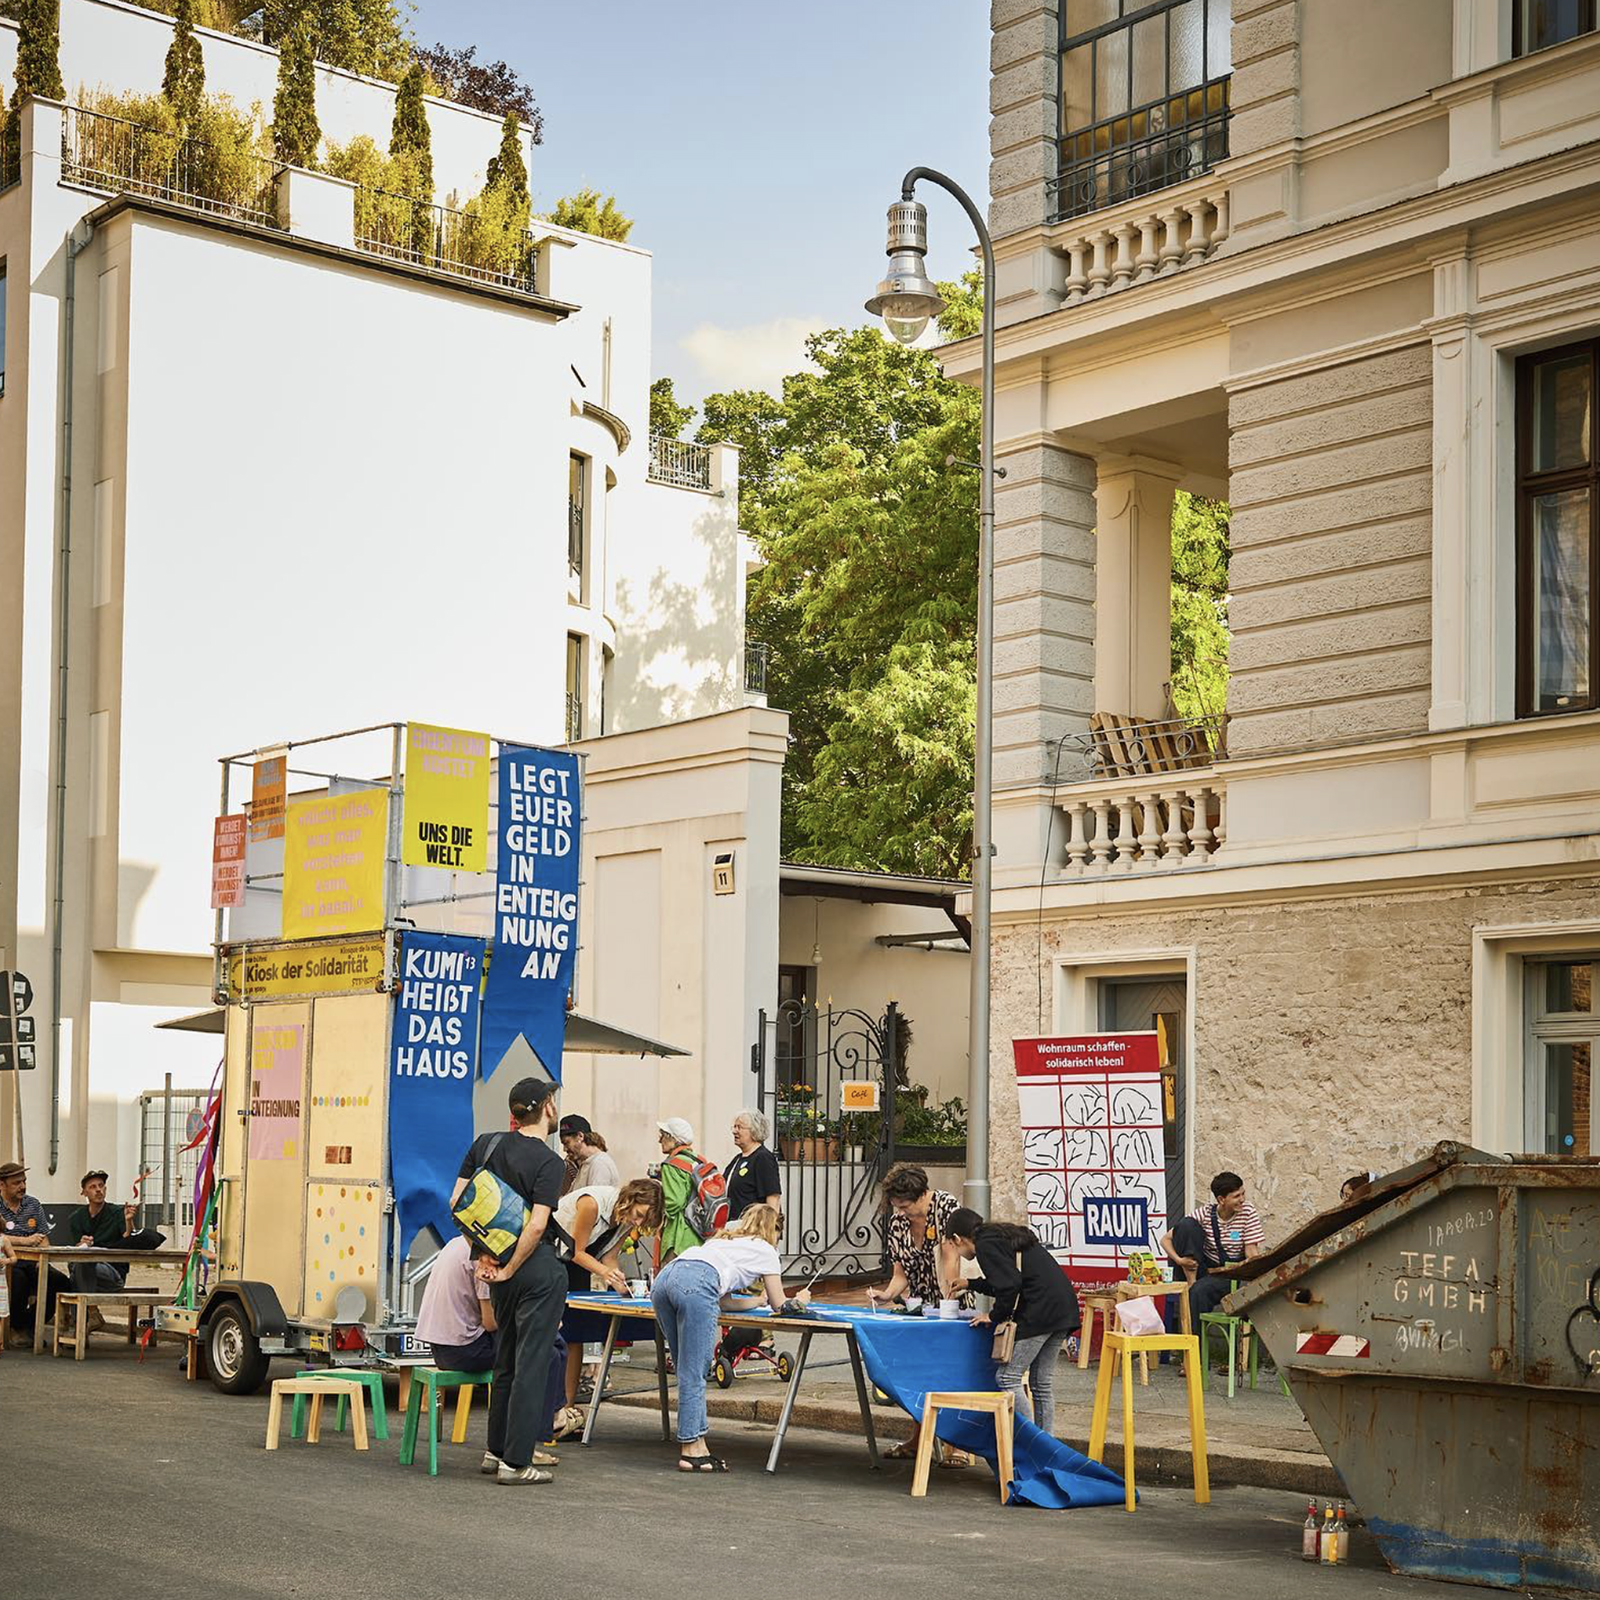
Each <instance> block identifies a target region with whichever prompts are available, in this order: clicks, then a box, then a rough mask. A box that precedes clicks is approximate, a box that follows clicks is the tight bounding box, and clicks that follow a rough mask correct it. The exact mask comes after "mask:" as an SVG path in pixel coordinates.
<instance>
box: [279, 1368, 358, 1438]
mask: <svg viewBox="0 0 1600 1600" xmlns="http://www.w3.org/2000/svg"><path fill="white" fill-rule="evenodd" d="M298 1394H304V1395H309V1396H310V1397H311V1416H310V1418H309V1419H308V1420H307V1422H306V1443H307V1444H316V1443H318V1442H319V1441H320V1440H321V1438H322V1402H323V1401H324V1400H328V1401H335V1400H338V1399H339V1398H340V1397H341V1395H348V1396H349V1398H350V1424H351V1425H350V1432H351V1435H352V1437H353V1438H354V1439H355V1445H356V1449H357V1450H365V1449H366V1448H367V1392H366V1390H365V1389H364V1388H363V1387H362V1386H361V1385H360V1384H359V1383H352V1382H351V1381H350V1380H349V1379H348V1378H276V1379H274V1380H273V1384H272V1403H271V1404H270V1405H269V1406H268V1407H267V1449H269V1450H276V1449H277V1448H278V1433H279V1430H280V1429H281V1428H282V1426H283V1399H284V1396H285V1395H298Z"/></svg>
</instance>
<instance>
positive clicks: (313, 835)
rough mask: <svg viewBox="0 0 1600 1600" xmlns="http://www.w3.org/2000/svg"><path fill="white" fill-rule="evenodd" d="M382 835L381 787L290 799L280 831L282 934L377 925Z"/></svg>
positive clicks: (385, 828)
mask: <svg viewBox="0 0 1600 1600" xmlns="http://www.w3.org/2000/svg"><path fill="white" fill-rule="evenodd" d="M388 840H389V795H388V791H387V790H384V789H356V790H352V791H351V792H349V793H345V794H326V795H317V796H314V797H313V798H311V799H309V800H296V801H294V802H293V804H291V805H290V806H289V808H288V811H287V813H286V823H285V829H284V852H283V937H284V938H285V939H314V938H317V937H319V936H322V935H328V934H340V933H363V932H366V931H367V930H368V929H372V928H381V927H382V926H383V914H384V907H383V888H384V874H385V871H386V868H387V860H386V852H387V849H388Z"/></svg>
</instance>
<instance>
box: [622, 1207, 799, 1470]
mask: <svg viewBox="0 0 1600 1600" xmlns="http://www.w3.org/2000/svg"><path fill="white" fill-rule="evenodd" d="M780 1226H781V1223H780V1221H779V1217H778V1211H777V1208H776V1207H775V1206H769V1205H766V1204H761V1205H754V1206H750V1207H749V1208H748V1209H747V1210H745V1211H744V1212H743V1213H742V1214H741V1215H740V1217H739V1220H738V1221H737V1222H735V1223H733V1224H732V1225H731V1226H729V1227H727V1228H724V1229H723V1230H722V1232H721V1233H718V1234H715V1235H713V1236H712V1237H711V1238H709V1239H707V1240H706V1242H705V1243H704V1244H698V1245H695V1246H694V1247H693V1248H692V1249H689V1250H685V1251H684V1252H683V1253H682V1254H681V1255H678V1256H675V1257H674V1258H673V1259H672V1260H671V1261H670V1262H669V1263H668V1264H667V1265H666V1266H665V1267H663V1268H662V1269H661V1276H660V1277H658V1278H657V1279H656V1283H655V1288H654V1290H652V1292H651V1296H650V1298H651V1300H652V1301H653V1302H654V1305H655V1311H656V1321H657V1322H659V1323H660V1324H661V1331H662V1333H663V1334H664V1335H665V1336H666V1340H667V1344H668V1347H669V1348H670V1349H671V1351H672V1359H673V1363H674V1364H675V1365H676V1367H677V1369H678V1470H679V1471H680V1472H726V1471H727V1470H728V1463H727V1462H726V1461H724V1460H723V1459H722V1457H721V1456H714V1455H712V1454H711V1451H710V1449H709V1447H708V1446H707V1444H706V1372H707V1370H708V1369H709V1367H710V1366H711V1351H712V1348H713V1346H714V1345H715V1344H716V1342H717V1314H718V1312H720V1311H721V1310H723V1309H724V1308H726V1309H727V1310H730V1311H733V1310H739V1311H743V1310H747V1309H749V1308H750V1307H751V1306H753V1305H759V1304H760V1303H761V1301H762V1299H765V1300H766V1302H767V1304H768V1305H769V1306H770V1307H771V1308H772V1309H773V1310H774V1311H781V1310H782V1309H783V1308H784V1306H785V1305H786V1304H789V1303H790V1300H789V1297H788V1296H787V1295H786V1294H785V1292H784V1287H783V1277H782V1270H783V1269H782V1264H781V1263H780V1262H779V1260H778V1231H779V1228H780ZM756 1282H759V1283H760V1284H761V1288H762V1293H761V1294H759V1295H743V1294H740V1293H739V1291H740V1290H742V1289H745V1288H747V1287H748V1286H749V1285H751V1284H753V1283H756ZM810 1299H811V1296H810V1295H809V1294H808V1293H807V1292H806V1291H805V1290H803V1289H802V1290H801V1291H800V1293H799V1294H798V1295H796V1296H795V1297H794V1303H796V1304H799V1305H805V1304H807V1303H808V1302H809V1301H810Z"/></svg>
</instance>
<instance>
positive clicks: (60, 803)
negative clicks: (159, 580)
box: [50, 217, 94, 1175]
mask: <svg viewBox="0 0 1600 1600" xmlns="http://www.w3.org/2000/svg"><path fill="white" fill-rule="evenodd" d="M93 237H94V224H93V223H92V222H90V221H89V220H88V218H87V217H85V218H82V219H80V220H79V221H78V222H77V223H75V224H74V225H73V228H72V231H71V232H70V233H68V235H67V260H66V282H65V284H64V286H63V290H62V296H61V319H62V325H61V346H62V370H61V442H60V449H61V502H60V503H61V541H60V546H59V548H58V551H57V557H56V584H57V591H56V592H57V608H56V785H55V832H56V837H55V852H54V860H53V862H52V866H51V874H52V877H53V879H54V882H53V884H52V889H51V916H50V1172H51V1173H52V1175H53V1174H54V1173H55V1170H56V1168H57V1167H58V1166H59V1165H60V1162H61V965H62V951H63V947H64V944H65V933H64V931H63V928H62V917H63V914H64V912H65V909H66V880H67V684H68V681H69V677H70V667H71V660H72V406H73V394H72V391H73V369H74V367H75V366H76V360H75V357H76V348H75V341H74V338H73V330H74V328H75V326H76V323H77V299H78V296H77V287H78V252H79V251H80V250H83V249H85V248H87V246H88V244H89V241H90V240H91V239H92V238H93Z"/></svg>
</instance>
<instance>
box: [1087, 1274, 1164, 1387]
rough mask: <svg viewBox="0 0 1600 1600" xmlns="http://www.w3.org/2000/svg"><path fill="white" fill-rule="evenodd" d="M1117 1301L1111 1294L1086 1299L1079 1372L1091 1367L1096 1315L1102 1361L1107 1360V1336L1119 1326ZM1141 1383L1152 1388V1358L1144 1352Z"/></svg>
mask: <svg viewBox="0 0 1600 1600" xmlns="http://www.w3.org/2000/svg"><path fill="white" fill-rule="evenodd" d="M1117 1303H1118V1302H1117V1299H1116V1297H1115V1296H1114V1295H1109V1294H1091V1295H1087V1296H1085V1297H1084V1300H1083V1304H1082V1311H1083V1326H1082V1327H1081V1328H1079V1329H1078V1370H1079V1371H1080V1372H1082V1371H1083V1370H1084V1369H1085V1368H1086V1367H1087V1366H1088V1365H1089V1346H1090V1345H1092V1344H1093V1343H1094V1319H1095V1313H1096V1312H1098V1313H1099V1314H1100V1359H1101V1360H1102V1361H1104V1360H1105V1349H1106V1347H1105V1336H1106V1334H1108V1333H1111V1332H1113V1331H1114V1330H1115V1329H1116V1326H1117ZM1139 1382H1140V1383H1142V1384H1143V1385H1144V1386H1145V1387H1146V1388H1149V1386H1150V1357H1149V1356H1147V1355H1145V1354H1144V1353H1143V1352H1142V1351H1141V1352H1140V1354H1139Z"/></svg>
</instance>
